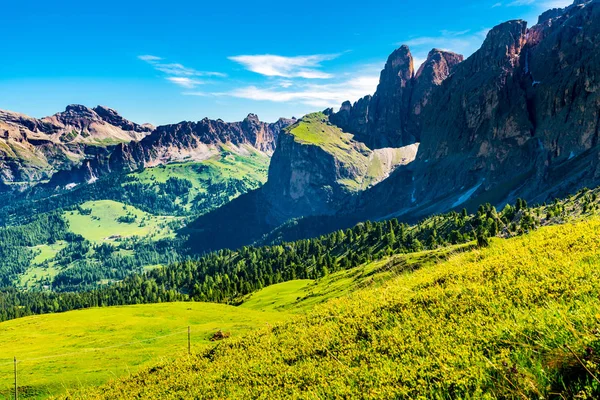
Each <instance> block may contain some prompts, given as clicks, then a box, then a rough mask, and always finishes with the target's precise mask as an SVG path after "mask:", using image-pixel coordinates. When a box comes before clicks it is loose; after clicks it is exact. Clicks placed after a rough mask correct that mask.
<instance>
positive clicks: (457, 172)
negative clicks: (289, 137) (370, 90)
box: [196, 1, 600, 248]
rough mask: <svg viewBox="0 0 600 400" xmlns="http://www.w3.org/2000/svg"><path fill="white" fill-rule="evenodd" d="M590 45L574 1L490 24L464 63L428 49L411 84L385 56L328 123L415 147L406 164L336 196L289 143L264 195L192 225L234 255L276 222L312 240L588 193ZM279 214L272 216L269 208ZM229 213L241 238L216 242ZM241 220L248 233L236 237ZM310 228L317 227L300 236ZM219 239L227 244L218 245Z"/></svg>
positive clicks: (598, 160) (597, 9)
mask: <svg viewBox="0 0 600 400" xmlns="http://www.w3.org/2000/svg"><path fill="white" fill-rule="evenodd" d="M599 46H600V1H587V2H581V1H578V2H576V4H574V5H572V6H570V7H567V8H565V9H561V10H555V11H552V12H550V13H546V14H544V15H543V16H542V17H541V18H540V24H538V25H536V26H534V27H532V28H531V29H527V25H526V23H525V21H521V20H515V21H509V22H506V23H503V24H500V25H498V26H496V27H495V28H493V29H492V30H491V31H490V32H489V33H488V35H487V37H486V39H485V41H484V43H483V45H482V47H481V48H480V50H478V51H477V52H475V53H474V54H473V55H472V56H471V57H469V58H468V59H467V60H465V61H462V58H461V57H460V56H458V55H454V54H450V53H445V52H442V51H439V50H433V51H432V52H431V53H430V54H429V57H428V60H427V62H426V63H425V64H424V65H423V66H422V67H421V68H420V69H419V71H418V72H417V73H416V74H414V76H412V78H410V76H411V70H412V66H411V57H410V52H409V51H408V49H407V48H404V47H403V48H401V49H399V50H398V51H397V52H395V53H394V54H393V55H392V56H391V57H390V59H389V60H388V63H387V64H386V68H385V69H384V72H383V73H382V82H381V83H380V86H379V87H378V93H376V94H375V95H374V96H373V97H372V98H371V97H365V98H363V99H361V100H359V101H358V102H357V103H356V104H354V105H351V104H350V103H348V102H346V103H344V104H343V105H342V107H341V109H340V111H339V112H337V113H330V115H329V120H330V122H332V123H333V124H335V125H338V126H340V127H341V128H343V130H344V131H346V132H350V133H353V134H355V138H356V139H360V140H362V141H364V142H365V143H367V144H368V145H369V146H371V147H379V146H383V145H386V144H388V143H394V144H396V145H398V144H403V143H404V142H405V141H408V142H409V143H410V142H412V141H419V142H420V147H419V150H418V154H417V157H416V159H415V160H414V161H413V162H412V163H408V164H406V165H401V166H398V167H397V168H396V169H394V170H393V171H392V172H391V175H390V177H389V178H387V179H385V180H383V181H382V182H380V183H379V184H376V185H374V186H369V187H368V188H366V189H365V190H358V192H354V193H349V194H347V195H346V196H345V197H344V196H341V198H340V197H336V195H333V194H334V193H337V192H336V190H337V188H339V186H337V187H336V186H335V185H336V184H339V181H340V180H339V179H338V176H339V175H340V172H339V171H340V169H339V166H338V165H337V164H336V163H335V162H332V161H331V160H330V159H328V158H327V157H324V156H323V155H318V156H317V155H316V154H311V153H310V152H309V151H308V150H304V149H296V148H295V147H294V146H295V145H294V143H293V142H291V141H290V142H289V143H287V144H284V145H282V147H281V149H278V150H277V151H279V150H284V149H286V152H287V153H289V157H285V155H284V154H283V153H282V154H277V153H276V154H275V156H274V162H275V160H278V159H279V158H280V157H281V158H282V159H284V160H287V161H285V162H280V161H277V163H276V164H277V165H279V166H278V167H277V168H278V173H279V174H280V176H276V175H275V174H274V173H273V172H272V173H270V176H269V182H267V184H266V185H265V186H264V187H263V189H261V190H259V191H256V192H254V193H252V194H251V195H248V196H242V197H240V200H239V204H235V202H232V203H231V204H229V205H228V206H227V208H226V210H225V209H224V210H221V211H217V212H216V213H214V214H212V215H211V216H210V217H209V218H208V219H202V220H199V221H197V224H199V225H196V227H199V226H202V227H203V228H201V229H203V232H204V233H205V234H206V233H207V232H209V233H208V234H207V236H205V237H204V239H203V240H211V238H217V237H220V239H215V242H213V243H212V245H213V246H214V247H212V248H218V247H221V246H222V245H224V246H226V247H236V246H239V245H242V244H249V243H252V242H253V241H255V240H257V239H260V237H261V236H262V235H264V234H265V232H268V231H269V230H270V229H273V227H275V226H280V227H281V226H284V227H290V226H293V229H294V231H295V232H302V234H303V235H305V236H311V235H312V234H318V233H323V232H324V229H327V230H333V229H338V228H340V227H344V226H349V225H351V224H352V223H356V222H358V221H361V220H365V219H378V218H388V217H393V216H395V217H400V218H401V219H404V220H415V219H419V218H421V217H423V216H426V215H430V214H432V213H438V212H445V211H448V210H451V209H460V208H463V207H466V208H469V209H471V210H473V209H475V208H476V206H477V205H479V204H481V203H483V202H491V203H493V204H495V205H496V206H499V207H502V205H503V204H505V203H506V202H508V201H510V202H514V201H515V200H516V198H517V197H522V198H525V199H526V200H528V201H529V202H532V203H535V202H544V201H547V200H551V199H552V198H553V197H555V196H563V195H565V194H567V193H569V192H573V191H576V190H577V189H579V188H581V187H583V186H597V185H598V184H599V183H600V145H599V143H598V137H599V134H600V116H599V115H600V83H599V77H600V59H599V54H600V48H599ZM388 85H389V87H386V86H388ZM407 92H410V96H406V93H407ZM407 98H408V99H409V100H407ZM388 101H389V103H388ZM386 124H387V125H386ZM386 126H387V127H386ZM307 140H308V139H307ZM284 141H285V139H284ZM337 148H338V149H342V148H343V147H341V146H337ZM344 149H345V152H348V151H349V150H348V149H347V148H344ZM335 158H336V159H337V160H340V159H341V155H337V156H336V157H335ZM290 160H291V161H290ZM353 162H354V164H355V165H357V164H356V162H355V161H353ZM272 168H275V164H272ZM269 190H271V191H270V192H269ZM327 190H329V192H327ZM327 194H331V197H327ZM333 197H336V200H335V202H331V201H330V198H333ZM290 199H292V200H294V202H291V201H290ZM332 205H333V206H332ZM278 207H280V208H279V210H283V212H274V211H273V210H278ZM287 210H294V211H295V210H299V211H298V213H297V214H296V215H293V216H295V217H303V218H302V219H301V220H300V221H294V222H293V223H288V224H286V225H281V221H282V220H285V218H288V217H290V212H288V211H287ZM225 212H226V213H227V214H224V213H225ZM254 212H258V213H260V216H257V215H251V214H250V213H254ZM240 214H241V215H242V217H239V218H238V217H236V221H241V223H242V226H243V228H242V229H238V231H243V234H242V233H238V232H228V233H226V234H225V235H221V232H220V231H219V229H217V230H215V229H213V228H209V226H210V225H211V224H215V223H217V221H218V220H220V219H222V218H226V217H227V215H238V216H239V215H240ZM269 215H270V216H273V215H275V216H277V217H278V218H272V219H269V218H267V217H266V216H269ZM210 218H213V219H212V220H211V219H210ZM244 221H250V222H249V223H250V226H252V227H253V228H252V229H249V230H248V229H246V228H245V225H243V224H244ZM315 224H316V225H318V226H319V227H320V228H319V229H321V230H320V231H319V230H317V231H315V230H314V229H312V228H311V226H312V225H315ZM238 226H240V225H238ZM255 227H260V229H254V228H255ZM285 229H287V228H280V230H285ZM311 229H312V230H311ZM227 235H233V236H232V237H235V240H233V241H231V242H228V240H227V238H226V236H227ZM277 236H280V237H285V232H282V231H279V232H278V233H277ZM197 243H198V242H197Z"/></svg>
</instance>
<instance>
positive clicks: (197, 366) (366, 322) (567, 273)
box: [70, 218, 600, 399]
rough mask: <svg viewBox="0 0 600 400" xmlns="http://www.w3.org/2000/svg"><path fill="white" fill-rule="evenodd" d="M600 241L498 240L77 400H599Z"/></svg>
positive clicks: (566, 231) (586, 229)
mask: <svg viewBox="0 0 600 400" xmlns="http://www.w3.org/2000/svg"><path fill="white" fill-rule="evenodd" d="M599 233H600V221H599V220H598V219H597V218H594V219H592V220H590V221H586V222H580V223H577V224H572V225H571V224H567V225H562V226H556V227H548V228H543V229H540V230H539V231H536V232H534V233H531V234H529V235H527V236H524V237H520V238H514V239H510V240H506V241H494V242H493V244H492V246H491V247H490V248H488V249H485V250H475V251H472V252H466V253H462V254H457V255H455V256H453V257H451V258H450V259H449V260H448V261H447V262H442V263H440V264H438V265H434V266H430V267H425V268H422V269H419V270H417V271H415V272H412V273H404V274H401V275H399V276H397V277H395V278H393V279H391V280H390V281H389V282H388V283H387V284H385V285H383V286H382V287H377V286H375V287H367V288H366V289H364V290H359V291H357V292H355V293H353V294H351V295H349V296H347V297H343V298H340V299H338V300H333V301H331V302H329V303H326V304H325V305H323V306H321V307H317V308H316V309H315V311H313V312H312V313H310V314H308V315H303V316H299V317H297V318H295V319H293V320H291V321H289V322H287V323H283V324H278V325H276V326H274V327H267V328H265V329H262V330H260V331H258V332H256V333H252V334H249V335H248V336H246V337H244V338H241V339H234V340H231V341H227V342H224V343H222V344H219V345H218V346H215V347H214V348H213V349H210V350H208V351H206V352H203V353H200V354H198V356H196V357H194V358H191V359H189V358H181V359H180V360H178V361H176V362H165V363H161V364H159V365H157V366H155V367H154V368H152V369H149V370H145V371H143V372H141V373H139V374H136V375H134V376H133V377H130V378H124V379H122V380H117V381H114V382H112V383H110V384H108V385H106V386H104V387H102V388H99V389H96V390H87V391H82V392H80V393H77V394H74V395H73V396H71V397H70V398H82V399H99V398H140V397H143V398H146V397H161V398H180V397H194V396H200V397H203V398H233V397H235V398H248V397H250V398H251V397H259V396H267V397H271V398H282V397H298V396H302V394H305V393H311V394H312V395H313V396H314V397H319V398H332V397H361V396H368V397H370V398H393V397H406V398H438V397H439V398H447V397H453V398H454V397H460V398H490V399H492V398H534V399H538V398H539V399H541V398H548V397H549V396H551V395H558V394H560V395H561V397H563V398H574V396H576V395H577V396H579V397H584V398H595V397H597V396H598V395H599V394H600V387H599V386H598V384H597V382H596V381H594V378H593V376H592V375H591V374H597V373H598V372H599V370H598V361H599V360H598V356H597V354H596V352H597V350H598V349H600V344H599V343H600V341H599V339H598V336H597V327H598V323H599V319H598V318H599V317H600V306H599V304H598V302H597V298H598V296H599V295H600V292H599V289H598V288H600V274H599V272H598V271H599V270H598V268H597V264H598V257H597V253H598V251H599V250H600V247H599V243H598V240H597V237H598V235H599ZM581 360H585V361H581ZM582 362H585V363H586V366H585V367H584V366H582V364H581V363H582ZM281 382H285V384H282V383H281ZM585 396H587V397H585Z"/></svg>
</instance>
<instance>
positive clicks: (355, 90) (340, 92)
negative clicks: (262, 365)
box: [187, 75, 379, 108]
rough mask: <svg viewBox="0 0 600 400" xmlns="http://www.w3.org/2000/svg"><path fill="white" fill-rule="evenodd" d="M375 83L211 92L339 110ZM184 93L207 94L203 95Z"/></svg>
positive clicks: (361, 79)
mask: <svg viewBox="0 0 600 400" xmlns="http://www.w3.org/2000/svg"><path fill="white" fill-rule="evenodd" d="M378 81H379V77H378V76H377V75H374V76H372V75H364V76H358V77H355V78H352V79H349V80H346V81H342V82H338V83H330V84H307V83H304V84H298V85H295V86H294V88H293V90H285V89H282V88H281V86H269V87H258V86H254V85H251V86H246V87H242V88H238V89H234V90H232V91H229V92H223V93H212V95H213V96H230V97H236V98H242V99H247V100H255V101H271V102H276V103H288V102H296V103H301V104H305V105H310V106H312V107H323V108H325V107H338V106H339V105H340V104H341V103H342V102H344V101H345V100H351V101H355V100H358V99H359V98H361V97H363V96H365V95H367V94H372V93H373V92H374V91H375V88H376V87H377V83H378ZM187 94H189V95H201V96H204V95H206V93H202V92H201V93H187Z"/></svg>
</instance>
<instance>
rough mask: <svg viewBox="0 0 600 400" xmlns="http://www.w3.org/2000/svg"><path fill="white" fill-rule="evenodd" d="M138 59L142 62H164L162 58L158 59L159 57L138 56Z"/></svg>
mask: <svg viewBox="0 0 600 400" xmlns="http://www.w3.org/2000/svg"><path fill="white" fill-rule="evenodd" d="M138 58H139V59H140V60H142V61H146V62H152V61H160V60H162V58H160V57H157V56H152V55H149V54H147V55H144V56H138Z"/></svg>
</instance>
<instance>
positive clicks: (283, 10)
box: [0, 0, 572, 124]
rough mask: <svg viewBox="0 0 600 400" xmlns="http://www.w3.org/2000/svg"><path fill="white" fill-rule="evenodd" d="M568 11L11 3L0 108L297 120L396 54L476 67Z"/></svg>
mask: <svg viewBox="0 0 600 400" xmlns="http://www.w3.org/2000/svg"><path fill="white" fill-rule="evenodd" d="M570 3H572V0H476V1H466V0H429V1H414V0H413V1H401V0H396V1H360V2H353V1H348V0H345V1H337V0H335V1H333V0H330V1H323V0H319V1H313V0H305V1H297V2H296V1H279V2H273V1H260V0H259V1H252V2H249V1H226V0H222V1H210V2H207V1H177V0H171V1H151V0H147V1H128V0H120V1H114V0H104V1H83V0H79V1H70V0H67V1H58V0H53V1H52V0H44V1H40V0H36V1H31V0H4V1H3V6H2V12H1V13H0V27H2V49H1V50H0V51H1V54H2V59H1V62H0V108H1V109H8V110H13V111H19V112H22V113H25V114H28V115H32V116H35V117H42V116H46V115H51V114H54V113H56V112H58V111H62V110H63V109H64V107H65V106H66V105H67V104H73V103H78V104H85V105H88V106H95V105H98V104H102V105H106V106H109V107H112V108H115V109H116V110H118V111H119V112H120V113H121V114H122V115H124V116H125V117H126V118H129V119H131V120H133V121H136V122H139V123H143V122H150V123H153V124H166V123H175V122H179V121H182V120H200V119H202V118H203V117H209V118H222V119H224V120H226V121H235V120H241V119H242V118H244V116H246V115H247V114H248V113H250V112H253V113H256V114H258V115H259V117H260V118H261V119H263V120H267V121H274V120H276V119H277V118H278V117H280V116H285V117H290V116H301V115H303V114H305V113H307V112H310V111H315V110H321V109H323V108H325V107H327V106H339V104H340V103H341V101H343V100H346V99H348V100H351V101H355V100H357V99H358V98H359V97H362V96H363V95H366V94H370V93H372V92H373V91H374V89H375V86H376V84H377V80H378V76H379V72H380V70H381V68H382V67H383V65H384V63H385V60H386V58H387V56H388V55H389V53H391V52H392V51H393V50H394V49H395V48H397V47H398V46H399V45H400V44H403V43H406V44H408V45H409V46H410V47H411V50H412V52H413V55H414V56H415V58H416V60H417V62H419V61H422V60H423V59H424V58H425V57H426V55H427V53H428V51H429V50H430V49H431V48H433V47H438V48H444V49H449V50H453V51H456V52H459V53H462V54H464V55H470V54H471V53H472V52H473V51H475V50H476V49H477V48H478V47H479V46H480V45H481V43H482V41H483V39H484V37H485V34H486V32H487V30H488V29H489V28H491V27H493V26H495V25H497V24H498V23H500V22H503V21H506V20H509V19H518V18H522V19H526V20H528V21H529V22H530V24H531V23H534V22H535V21H536V19H537V16H538V15H539V14H540V13H541V12H542V11H544V10H546V9H549V8H552V7H559V6H560V7H562V6H566V5H568V4H570Z"/></svg>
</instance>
